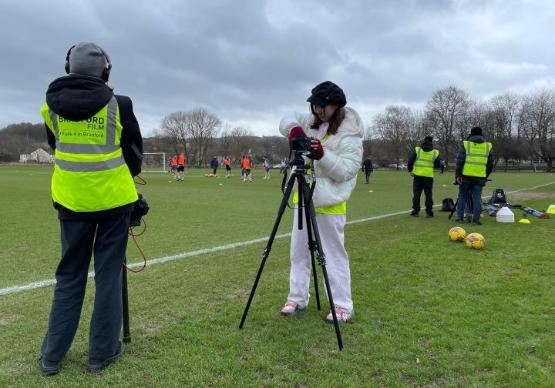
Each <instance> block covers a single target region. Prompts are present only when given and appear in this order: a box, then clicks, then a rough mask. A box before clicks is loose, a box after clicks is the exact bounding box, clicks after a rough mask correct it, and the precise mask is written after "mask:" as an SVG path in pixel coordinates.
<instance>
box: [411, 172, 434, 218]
mask: <svg viewBox="0 0 555 388" xmlns="http://www.w3.org/2000/svg"><path fill="white" fill-rule="evenodd" d="M433 186H434V179H433V178H428V177H423V176H418V175H415V176H414V180H413V182H412V210H413V212H415V213H417V212H419V211H420V196H421V195H422V191H424V196H425V197H426V202H425V206H426V213H428V214H431V213H432V212H433V207H434V201H433V199H432V187H433Z"/></svg>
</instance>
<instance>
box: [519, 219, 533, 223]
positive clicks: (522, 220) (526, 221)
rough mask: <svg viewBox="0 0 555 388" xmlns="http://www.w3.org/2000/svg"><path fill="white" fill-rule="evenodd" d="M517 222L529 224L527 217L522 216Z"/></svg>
mask: <svg viewBox="0 0 555 388" xmlns="http://www.w3.org/2000/svg"><path fill="white" fill-rule="evenodd" d="M518 223H519V224H529V223H530V220H529V219H528V218H523V219H521V220H520V221H518Z"/></svg>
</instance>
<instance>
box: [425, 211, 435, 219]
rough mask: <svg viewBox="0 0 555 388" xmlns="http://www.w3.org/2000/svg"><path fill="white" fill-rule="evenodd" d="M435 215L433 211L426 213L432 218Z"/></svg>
mask: <svg viewBox="0 0 555 388" xmlns="http://www.w3.org/2000/svg"><path fill="white" fill-rule="evenodd" d="M433 216H434V213H433V212H430V213H426V218H432V217H433Z"/></svg>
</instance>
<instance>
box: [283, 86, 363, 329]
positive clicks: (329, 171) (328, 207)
mask: <svg viewBox="0 0 555 388" xmlns="http://www.w3.org/2000/svg"><path fill="white" fill-rule="evenodd" d="M307 101H308V102H309V103H310V110H311V112H312V114H307V115H302V114H297V113H294V114H292V115H288V116H286V117H284V118H283V119H282V120H281V122H280V128H279V130H280V132H281V133H282V134H283V135H285V136H287V137H288V138H289V140H290V142H291V141H292V139H293V138H295V137H298V136H309V137H310V138H311V148H312V150H311V153H310V154H309V155H308V157H309V158H311V159H313V160H314V174H315V176H316V187H315V190H314V195H313V198H312V200H313V203H314V207H315V210H316V223H317V225H318V230H319V232H320V239H321V242H322V249H323V251H324V254H325V257H326V269H327V272H328V278H329V283H330V288H331V292H332V296H333V300H334V304H335V312H336V316H337V320H338V322H339V323H347V322H352V321H353V318H354V310H353V301H352V298H351V273H350V269H349V256H348V255H347V252H346V251H345V245H344V234H343V230H344V228H345V221H346V212H347V200H348V199H349V197H350V196H351V193H352V191H353V189H354V187H355V184H356V180H357V173H358V170H359V167H360V164H361V162H362V138H363V132H364V125H363V123H362V120H361V119H360V117H359V115H358V113H357V112H356V111H355V110H353V109H352V108H348V107H345V105H346V103H347V100H346V98H345V94H344V93H343V90H342V89H341V88H340V87H339V86H337V85H336V84H334V83H333V82H329V81H326V82H322V83H321V84H319V85H317V86H316V87H315V88H314V89H312V94H311V96H310V97H309V98H308V100H307ZM294 213H295V216H294V223H293V232H292V236H291V272H290V276H289V296H288V297H287V301H286V302H285V305H284V306H283V308H282V310H281V314H282V315H286V316H289V315H298V314H301V313H303V312H304V311H305V310H306V308H307V306H308V301H309V285H310V276H311V257H310V251H309V249H308V238H307V232H306V230H305V229H303V230H299V229H298V227H297V225H298V220H297V217H298V212H297V211H295V212H294ZM304 217H305V214H304V212H303V218H304ZM303 223H304V224H305V225H306V223H305V222H303ZM326 320H327V321H328V322H330V323H333V316H332V313H331V311H330V313H329V314H328V316H327V317H326Z"/></svg>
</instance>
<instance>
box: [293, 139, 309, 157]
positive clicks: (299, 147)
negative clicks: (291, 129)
mask: <svg viewBox="0 0 555 388" xmlns="http://www.w3.org/2000/svg"><path fill="white" fill-rule="evenodd" d="M310 141H311V139H310V137H307V136H295V137H294V138H293V139H292V141H291V150H292V151H295V152H298V153H310V152H311V151H312V148H311V144H310Z"/></svg>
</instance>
